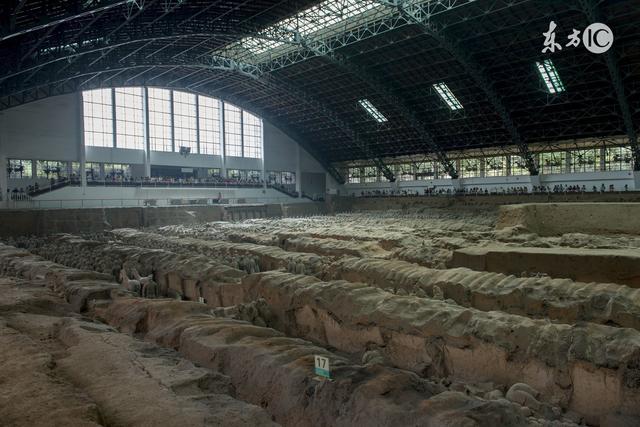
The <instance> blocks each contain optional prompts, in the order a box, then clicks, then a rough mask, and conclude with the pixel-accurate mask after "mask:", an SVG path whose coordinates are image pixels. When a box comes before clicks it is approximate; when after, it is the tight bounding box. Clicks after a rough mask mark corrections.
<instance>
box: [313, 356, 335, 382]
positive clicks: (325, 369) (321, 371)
mask: <svg viewBox="0 0 640 427" xmlns="http://www.w3.org/2000/svg"><path fill="white" fill-rule="evenodd" d="M314 359H315V372H316V375H318V376H320V377H324V378H331V375H330V374H329V358H327V357H324V356H314Z"/></svg>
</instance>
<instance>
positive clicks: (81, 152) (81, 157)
mask: <svg viewBox="0 0 640 427" xmlns="http://www.w3.org/2000/svg"><path fill="white" fill-rule="evenodd" d="M76 107H77V109H78V114H77V117H78V126H77V129H78V135H77V138H76V139H77V146H78V163H80V185H81V187H82V194H85V192H86V189H87V172H86V164H87V152H86V149H85V146H84V110H83V105H82V92H81V91H78V96H77V100H76ZM114 122H115V117H114Z"/></svg>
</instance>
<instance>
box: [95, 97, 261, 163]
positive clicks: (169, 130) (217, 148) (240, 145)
mask: <svg viewBox="0 0 640 427" xmlns="http://www.w3.org/2000/svg"><path fill="white" fill-rule="evenodd" d="M82 99H83V111H84V141H85V145H87V146H93V147H111V148H113V147H115V148H129V149H137V150H143V149H144V148H145V145H146V143H147V140H148V143H149V147H150V149H151V150H152V151H165V152H179V151H180V148H181V147H187V148H189V149H190V150H191V153H194V154H195V153H198V154H206V155H218V156H219V155H222V154H224V155H225V156H230V157H248V158H262V144H263V131H262V119H261V118H260V117H257V116H255V115H253V114H251V113H249V112H248V111H244V110H242V109H241V108H238V107H236V106H235V105H232V104H229V103H226V102H223V101H221V100H219V99H216V98H211V97H207V96H202V95H195V94H192V93H188V92H183V91H175V90H169V89H162V88H148V89H147V88H142V87H127V88H114V89H94V90H87V91H84V92H82ZM145 105H146V108H147V111H145ZM223 118H224V123H223V122H222V120H223ZM146 120H148V123H146ZM145 129H148V132H147V131H145ZM223 147H224V151H223Z"/></svg>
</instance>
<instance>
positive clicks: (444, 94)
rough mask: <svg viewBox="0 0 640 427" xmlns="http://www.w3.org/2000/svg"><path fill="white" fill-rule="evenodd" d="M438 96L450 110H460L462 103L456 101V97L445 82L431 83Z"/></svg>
mask: <svg viewBox="0 0 640 427" xmlns="http://www.w3.org/2000/svg"><path fill="white" fill-rule="evenodd" d="M433 88H434V89H435V90H436V92H437V93H438V95H440V98H442V100H443V101H444V102H445V103H446V104H447V106H449V108H450V109H451V110H454V111H455V110H462V108H463V107H462V104H461V103H460V101H458V98H456V96H455V95H454V94H453V92H451V89H449V86H447V84H446V83H444V82H442V83H436V84H434V85H433Z"/></svg>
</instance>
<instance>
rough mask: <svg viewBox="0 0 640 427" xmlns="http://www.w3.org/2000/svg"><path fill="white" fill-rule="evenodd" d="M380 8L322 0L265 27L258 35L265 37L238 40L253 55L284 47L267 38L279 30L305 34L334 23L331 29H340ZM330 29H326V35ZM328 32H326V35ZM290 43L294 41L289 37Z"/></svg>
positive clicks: (363, 1)
mask: <svg viewBox="0 0 640 427" xmlns="http://www.w3.org/2000/svg"><path fill="white" fill-rule="evenodd" d="M376 7H378V8H380V7H381V6H380V4H379V3H377V2H376V1H373V0H341V1H336V0H325V1H323V2H321V3H319V4H317V5H315V6H312V7H310V8H307V9H305V10H302V11H300V12H298V13H297V14H296V15H294V16H292V17H290V18H286V19H283V20H282V21H279V22H277V23H276V24H274V25H272V26H270V27H267V28H266V29H264V30H263V31H262V32H261V33H260V34H261V36H264V37H245V38H243V39H242V40H240V45H241V46H243V47H244V48H245V49H246V50H248V51H249V52H251V53H252V54H254V55H260V54H263V53H265V52H268V51H270V50H272V49H275V48H278V47H281V46H283V45H284V44H285V43H282V42H279V41H275V40H269V35H270V34H272V33H274V34H282V31H283V30H284V31H285V32H290V34H296V33H297V34H300V35H302V36H308V35H311V34H316V33H319V32H326V31H327V30H329V29H330V28H333V27H334V26H336V25H337V24H340V25H339V26H338V27H336V28H335V29H334V30H333V31H334V32H337V31H343V30H344V25H346V23H347V21H348V20H349V19H352V18H356V17H358V16H359V15H361V14H363V13H364V12H367V11H369V10H371V9H374V8H376ZM330 33H331V31H329V34H330ZM329 34H327V35H329ZM292 42H295V40H293V38H292Z"/></svg>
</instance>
